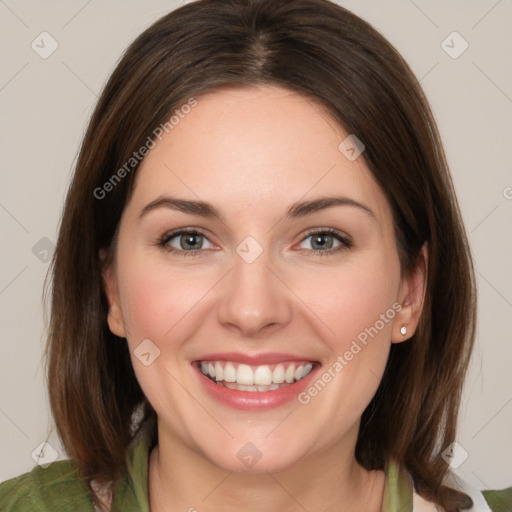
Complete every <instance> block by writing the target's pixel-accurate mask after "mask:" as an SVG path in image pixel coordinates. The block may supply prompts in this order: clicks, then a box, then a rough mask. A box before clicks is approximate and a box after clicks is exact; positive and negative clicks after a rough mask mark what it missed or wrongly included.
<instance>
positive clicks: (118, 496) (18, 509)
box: [0, 430, 512, 512]
mask: <svg viewBox="0 0 512 512" xmlns="http://www.w3.org/2000/svg"><path fill="white" fill-rule="evenodd" d="M150 451H151V443H150V437H149V435H148V434H147V433H144V430H141V432H140V433H139V435H137V436H136V437H135V439H134V440H133V442H132V444H131V445H130V447H129V451H128V457H127V463H128V471H127V474H126V476H125V477H124V478H122V479H121V480H120V481H119V483H118V485H117V487H116V491H115V493H114V502H113V504H112V509H111V510H112V512H117V511H122V512H131V511H140V512H149V504H148V464H149V454H150ZM385 473H386V484H385V491H384V503H383V508H382V512H398V511H400V512H413V496H414V498H415V499H418V496H417V495H416V494H415V493H414V488H413V483H412V479H411V478H410V476H409V475H408V473H407V472H405V471H403V470H401V469H400V468H399V467H398V466H397V465H396V464H394V463H390V464H388V465H387V466H386V470H385ZM483 495H484V496H485V499H486V500H487V502H488V504H489V506H490V507H491V508H490V509H488V510H492V512H512V487H510V488H509V489H505V490H503V491H484V492H483ZM419 499H421V498H419ZM414 503H415V508H416V501H415V502H414ZM426 503H428V502H426ZM0 508H1V510H2V511H3V512H25V511H31V512H33V511H37V512H50V511H51V512H63V511H72V512H94V510H95V508H94V505H93V501H92V498H91V495H90V492H89V490H88V488H87V486H86V485H85V483H84V482H83V481H82V480H81V479H80V478H79V477H78V474H77V470H76V467H75V466H74V464H73V463H72V462H71V461H70V460H64V461H56V462H53V463H52V464H50V465H49V466H47V467H46V469H44V468H43V467H41V466H35V467H34V469H33V470H32V471H31V472H29V473H25V474H23V475H20V476H18V477H16V478H12V479H11V480H7V481H6V482H3V483H1V484H0ZM418 508H420V507H418ZM422 510H424V509H422ZM432 510H435V508H432ZM474 510H483V509H481V508H480V509H474Z"/></svg>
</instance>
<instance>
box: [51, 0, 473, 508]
mask: <svg viewBox="0 0 512 512" xmlns="http://www.w3.org/2000/svg"><path fill="white" fill-rule="evenodd" d="M265 84H272V85H278V86H282V87H285V88H288V89H290V90H293V91H295V92H298V93H300V94H302V95H304V96H307V97H309V98H311V99H313V100H314V101H316V102H317V103H318V104H319V105H321V106H323V107H325V108H326V109H327V110H328V111H329V113H330V114H331V115H332V116H333V118H334V119H335V120H337V121H338V122H339V124H340V126H341V127H343V128H344V130H346V132H347V133H351V134H355V135H356V136H357V137H358V138H359V139H360V140H361V141H363V143H364V144H365V146H366V149H365V152H364V153H363V158H364V159H365V162H366V164H367V165H368V167H369V169H370V170H371V171H372V173H373V175H374V176H375V178H376V179H377V181H378V182H379V184H380V186H381V187H382V190H383V191H384V193H385V194H386V196H387V198H388V200H389V202H390V205H391V207H392V211H393V216H394V222H395V226H396V236H397V240H398V248H399V254H400V261H401V266H402V271H403V272H411V271H412V270H413V269H414V267H415V264H416V258H417V256H418V254H419V251H420V248H421V247H422V245H423V243H424V242H425V241H426V242H428V274H427V284H426V299H425V303H424V310H423V313H422V318H421V321H420V324H419V326H418V329H417V331H416V333H415V334H414V336H413V337H412V339H411V340H410V341H408V342H406V343H400V344H393V346H392V348H391V352H390V356H389V360H388V364H387V368H386V371H385V373H384V376H383V379H382V382H381V385H380V387H379V389H378V391H377V393H376V395H375V397H374V398H373V400H372V401H371V403H370V404H369V406H368V407H367V409H366V410H365V412H364V414H363V416H362V420H361V427H360V433H359V439H358V442H357V446H356V457H357V460H358V461H359V462H360V464H362V465H363V466H364V467H365V468H367V469H383V468H384V466H385V463H386V461H388V460H389V459H390V458H393V459H395V460H396V461H398V462H399V463H400V464H402V465H403V466H404V467H405V468H407V470H408V471H409V472H410V473H411V475H412V477H413V479H414V483H415V487H416V489H417V491H418V492H419V493H420V494H421V495H423V496H424V497H425V498H426V499H429V500H433V501H435V502H437V503H439V504H440V505H442V506H443V507H444V508H445V509H446V510H447V511H457V510H459V509H462V508H467V507H468V506H471V504H472V503H471V499H470V498H469V497H468V496H466V495H465V494H463V493H460V492H458V491H455V490H453V489H449V488H447V487H445V486H443V485H442V480H443V478H444V476H445V474H446V471H447V469H448V466H447V464H446V463H445V461H444V460H443V458H442V457H441V453H442V451H443V450H444V449H445V448H446V447H447V446H448V445H449V444H451V443H452V442H453V441H454V439H455V434H456V427H457V417H458V410H459V403H460V397H461V388H462V385H463V380H464V376H465V373H466V369H467V366H468V362H469V357H470V354H471V349H472V346H473V341H474V329H475V290H474V275H473V267H472V262H471V256H470V252H469V249H468V243H467V238H466V234H465V231H464V227H463V225H462V222H461V217H460V213H459V208H458V204H457V200H456V198H455V194H454V189H453V185H452V182H451V178H450V175H449V171H448V166H447V163H446V159H445V156H444V151H443V148H442V144H441V141H440V138H439V134H438V131H437V128H436V125H435V122H434V119H433V116H432V113H431V111H430V108H429V105H428V102H427V100H426V98H425V96H424V94H423V92H422V90H421V87H420V85H419V83H418V81H417V79H416V78H415V77H414V75H413V74H412V72H411V70H410V69H409V67H408V65H407V64H406V63H405V62H404V60H403V59H402V57H401V56H400V55H399V53H398V52H397V51H396V50H395V49H394V48H393V47H392V46H391V45H390V43H389V42H387V41H386V40H385V39H384V38H383V37H382V36H381V35H380V34H379V33H378V32H377V31H376V30H375V29H373V28H372V27H371V26H370V25H369V24H368V23H366V22H365V21H363V20H361V19H360V18H358V17H357V16H355V15H354V14H352V13H350V12H349V11H347V10H346V9H344V8H342V7H340V6H338V5H336V4H334V3H331V2H329V1H327V0H293V1H279V2H276V1H275V0H200V1H197V2H193V3H190V4H188V5H185V6H183V7H181V8H179V9H177V10H175V11H173V12H172V13H170V14H168V15H166V16H164V17H163V18H161V19H160V20H158V21H157V22H156V23H154V24H153V25H152V26H151V27H150V28H148V29H147V30H146V31H145V32H144V33H142V34H141V35H140V36H139V37H138V38H137V39H136V40H135V41H134V42H133V43H132V44H131V46H130V47H129V48H128V49H127V51H126V52H125V54H124V56H123V57H122V59H121V61H120V62H119V64H118V66H117V67H116V69H115V70H114V72H113V74H112V76H111V77H110V79H109V81H108V83H107V84H106V86H105V88H104V90H103V93H102V95H101V97H100V99H99V101H98V104H97V106H96V109H95V111H94V113H93V116H92V118H91V121H90V124H89V127H88V130H87V133H86V135H85V138H84V141H83V144H82V147H81V150H80V154H79V158H78V162H77V165H76V170H75V173H74V177H73V181H72V183H71V186H70V189H69V192H68V196H67V199H66V204H65V209H64V214H63V217H62V222H61V226H60V233H59V238H58V243H57V248H56V252H55V255H54V259H53V261H52V267H51V270H52V274H51V279H52V285H53V286H52V289H51V306H52V309H51V317H50V326H49V327H50V328H49V338H48V344H47V348H46V357H47V364H48V385H49V394H50V403H51V408H52V412H53V416H54V418H55V423H56V426H57V430H58V433H59V435H60V437H61V439H62V442H63V445H64V447H65V449H66V450H67V453H68V455H69V456H70V457H71V458H72V460H73V461H75V463H76V464H77V466H78V468H79V470H80V472H81V475H82V476H83V478H84V480H85V481H86V482H88V483H89V482H90V481H91V480H92V479H95V480H96V481H98V482H109V481H113V482H115V481H116V480H117V479H118V478H119V477H120V476H121V475H122V474H123V473H124V471H125V455H126V451H127V447H128V445H129V443H130V441H131V439H132V438H133V435H134V429H132V428H131V418H132V414H133V413H134V410H135V409H136V408H138V407H140V408H141V409H142V411H143V413H144V419H149V420H151V421H153V423H154V421H155V411H154V410H153V408H152V407H151V405H150V404H149V403H148V401H147V399H146V398H145V396H144V394H143V392H142V390H141V388H140V386H139V384H138V382H137V379H136V378H135V375H134V372H133V369H132V365H131V361H130V356H129V352H128V348H127V344H126V343H125V342H124V340H123V339H120V338H117V337H116V336H115V335H113V334H112V333H111V332H110V330H109V328H108V325H107V322H106V314H107V302H106V298H105V294H104V291H103V283H102V274H101V271H102V261H101V259H100V256H99V254H100V251H101V250H104V251H106V252H107V253H108V254H109V257H110V258H111V257H112V251H113V246H114V240H115V234H116V229H117V227H118V225H119V221H120V217H121V214H122V212H123V209H124V206H125V204H126V202H127V199H128V198H129V196H130V193H131V190H132V188H133V182H134V176H135V174H136V171H137V167H138V166H137V165H133V169H129V170H128V171H127V172H126V173H123V174H126V176H125V177H124V178H123V179H120V180H116V181H115V182H112V181H109V180H112V176H113V175H114V174H115V173H116V171H117V170H118V169H120V168H122V167H123V165H125V164H126V162H128V161H130V158H132V157H133V153H134V151H137V150H138V149H139V148H140V147H142V146H144V145H145V144H146V142H147V141H148V138H152V137H154V130H155V129H156V128H157V127H158V126H160V125H161V124H165V123H166V122H167V121H168V119H169V116H170V115H171V113H172V112H173V111H174V110H175V109H177V108H179V107H180V106H181V105H183V104H184V103H185V102H186V101H187V99H190V98H191V97H193V96H199V95H200V94H201V93H204V92H211V91H213V90H215V89H217V88H220V87H223V86H236V87H243V86H254V85H265ZM125 169H126V167H125ZM118 176H119V174H118ZM107 182H109V183H111V185H112V186H110V187H108V189H109V190H108V192H106V193H103V192H102V193H101V194H99V193H97V191H98V190H100V189H102V187H103V189H102V190H104V191H105V190H106V187H104V184H105V183H107ZM99 196H101V198H99ZM153 428H155V429H156V426H154V427H153Z"/></svg>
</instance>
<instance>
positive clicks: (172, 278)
mask: <svg viewBox="0 0 512 512" xmlns="http://www.w3.org/2000/svg"><path fill="white" fill-rule="evenodd" d="M162 260H164V258H162ZM197 268H198V269H199V267H197ZM119 275H120V276H122V277H121V279H120V282H119V287H120V292H121V304H122V310H123V318H124V321H125V327H126V329H127V333H128V339H129V341H130V342H131V344H135V343H138V342H140V341H141V340H143V339H146V338H149V339H151V340H152V341H153V342H154V343H155V344H156V345H157V346H161V345H163V340H164V339H166V340H172V339H173V338H181V339H183V338H186V332H184V329H186V326H187V325H189V324H190V317H191V316H193V315H194V310H195V309H197V307H198V305H199V304H200V301H201V298H202V297H203V296H204V295H205V293H206V292H207V291H208V289H209V288H211V286H212V284H213V282H214V280H213V278H212V276H211V275H210V276H208V275H207V274H206V273H205V272H203V271H201V270H198V271H197V272H195V273H194V274H193V275H194V279H190V272H187V271H185V270H183V269H179V268H177V267H174V268H173V267H172V266H171V265H169V264H166V263H165V261H162V262H157V263H155V258H154V257H153V258H151V259H150V258H148V257H145V256H144V254H141V255H133V254H132V255H131V256H130V257H129V258H126V259H125V260H124V261H120V264H119ZM210 282H211V283H210ZM177 332H179V333H180V336H179V337H177V336H175V335H174V334H175V333H177Z"/></svg>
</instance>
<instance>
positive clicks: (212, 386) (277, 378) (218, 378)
mask: <svg viewBox="0 0 512 512" xmlns="http://www.w3.org/2000/svg"><path fill="white" fill-rule="evenodd" d="M237 359H243V360H244V361H245V362H240V361H233V360H229V359H208V360H196V361H193V363H192V365H193V366H194V367H195V369H196V373H197V374H198V375H199V379H200V381H201V384H202V386H203V389H205V390H206V392H207V393H208V394H209V395H210V396H211V397H212V398H214V399H215V400H216V401H218V402H220V403H221V404H223V405H227V406H230V407H233V408H236V409H252V410H254V409H269V408H274V407H278V406H280V405H283V404H285V403H286V402H289V401H291V400H293V399H297V397H298V395H299V393H300V392H301V391H303V390H304V389H305V388H306V387H307V386H308V385H309V383H310V382H311V381H312V379H313V378H314V374H316V373H317V371H318V369H319V368H320V366H321V364H320V363H319V362H318V361H307V360H291V359H287V360H283V361H279V362H273V363H271V364H259V365H256V364H246V363H250V362H251V361H249V360H245V358H237ZM273 359H275V358H273Z"/></svg>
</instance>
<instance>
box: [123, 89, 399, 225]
mask: <svg viewBox="0 0 512 512" xmlns="http://www.w3.org/2000/svg"><path fill="white" fill-rule="evenodd" d="M195 100H196V101H197V104H196V106H194V107H193V108H191V109H188V108H187V109H184V110H183V111H182V112H181V116H179V117H178V116H175V117H174V118H173V127H172V129H170V130H169V132H168V133H165V134H164V135H163V136H162V138H161V140H155V142H156V146H155V147H153V149H151V151H149V153H148V155H147V156H146V157H145V159H144V160H143V162H142V164H141V166H140V168H139V170H138V173H137V178H136V181H135V189H134V193H133V196H132V202H133V203H135V205H137V206H139V207H143V206H144V204H145V203H147V202H149V201H151V200H154V199H155V197H157V196H159V195H160V196H161V195H165V194H166V193H168V194H172V195H173V196H176V195H178V196H180V197H183V198H185V199H193V200H195V199H198V198H200V199H201V200H203V201H207V202H210V203H212V204H215V205H216V206H218V207H219V209H221V210H223V211H226V212H227V215H229V214H230V213H232V214H234V215H240V212H241V209H242V210H244V211H246V210H247V209H248V208H249V207H253V208H257V209H258V210H259V211H258V214H259V215H260V214H261V213H262V210H263V211H265V212H267V211H268V212H270V211H275V210H278V209H285V208H286V207H287V206H288V205H290V204H292V203H294V202H296V201H299V200H301V199H305V200H307V199H312V198H314V197H316V196H326V195H340V194H341V195H347V196H349V197H351V198H352V199H354V200H356V201H360V202H365V203H366V204H371V208H372V209H373V210H374V211H375V213H376V214H380V216H384V217H385V216H386V215H388V214H389V206H388V205H387V201H386V199H385V197H384V195H383V193H382V191H381V190H380V187H379V186H378V185H377V183H376V181H375V179H374V178H373V176H372V174H371V172H370V171H369V169H368V168H367V166H366V164H365V162H364V160H363V158H362V157H359V158H357V159H355V160H353V161H351V160H349V159H348V158H347V157H346V156H345V154H344V153H342V152H341V151H340V149H339V145H340V143H341V142H342V141H343V140H344V139H345V138H346V137H347V136H348V135H349V134H348V133H346V132H345V131H344V130H343V128H342V127H341V126H340V125H339V124H338V123H337V122H336V121H335V120H334V118H333V117H332V116H331V115H330V114H329V113H328V112H327V111H326V110H325V109H324V108H323V107H322V106H321V105H320V104H318V103H316V102H314V101H313V100H311V99H310V98H307V97H305V96H302V95H299V94H297V93H295V92H292V91H290V90H287V89H284V88H280V87H275V86H265V87H251V88H228V89H222V90H218V91H215V92H211V93H207V94H204V95H201V96H198V97H196V98H195ZM178 110H179V108H178ZM184 112H187V113H186V114H185V113H184Z"/></svg>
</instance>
